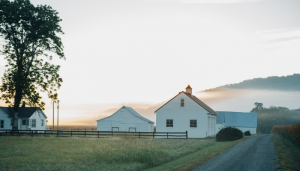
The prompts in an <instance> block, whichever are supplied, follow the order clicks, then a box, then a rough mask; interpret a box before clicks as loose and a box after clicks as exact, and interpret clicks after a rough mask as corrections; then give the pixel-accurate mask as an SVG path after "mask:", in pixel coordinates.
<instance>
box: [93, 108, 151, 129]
mask: <svg viewBox="0 0 300 171" xmlns="http://www.w3.org/2000/svg"><path fill="white" fill-rule="evenodd" d="M153 129H154V122H153V121H151V120H149V119H147V118H145V117H143V116H141V115H140V114H139V113H137V112H136V111H135V110H134V109H132V108H131V107H127V106H123V107H121V108H120V109H119V110H118V111H116V112H115V113H114V114H112V115H110V116H108V117H106V118H103V119H99V120H97V131H127V132H153Z"/></svg>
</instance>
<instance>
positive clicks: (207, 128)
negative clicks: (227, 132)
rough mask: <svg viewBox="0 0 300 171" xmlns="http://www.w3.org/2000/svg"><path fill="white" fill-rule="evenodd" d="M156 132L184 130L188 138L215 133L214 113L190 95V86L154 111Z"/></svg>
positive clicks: (215, 114) (202, 136)
mask: <svg viewBox="0 0 300 171" xmlns="http://www.w3.org/2000/svg"><path fill="white" fill-rule="evenodd" d="M155 113H156V132H185V131H188V137H189V138H204V137H208V136H212V135H215V134H216V116H217V115H218V113H216V112H215V111H214V110H213V109H211V108H210V107H209V106H207V105H206V104H205V103H203V102H202V101H201V100H200V99H198V98H197V97H196V96H193V95H192V88H191V87H190V86H188V87H186V92H183V91H182V92H179V94H177V95H176V96H175V97H173V98H172V99H171V100H169V101H168V102H167V103H166V104H164V105H163V106H161V107H160V108H159V109H157V110H156V111H155Z"/></svg>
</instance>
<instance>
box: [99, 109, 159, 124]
mask: <svg viewBox="0 0 300 171" xmlns="http://www.w3.org/2000/svg"><path fill="white" fill-rule="evenodd" d="M121 109H126V110H128V111H129V112H130V113H131V114H133V115H134V116H136V117H138V118H140V119H142V120H144V121H146V122H150V123H154V122H153V121H151V120H149V119H147V118H145V117H143V116H142V115H140V114H139V113H137V112H136V111H135V110H134V109H132V108H131V107H128V106H123V107H121V108H120V109H119V110H121ZM119 110H117V111H116V112H115V113H117V112H118V111H119ZM115 113H113V114H112V115H114V114H115ZM112 115H110V116H108V117H105V118H102V119H106V118H109V117H111V116H112ZM102 119H99V120H102ZM99 120H98V121H99Z"/></svg>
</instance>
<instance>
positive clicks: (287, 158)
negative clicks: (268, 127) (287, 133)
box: [272, 134, 300, 171]
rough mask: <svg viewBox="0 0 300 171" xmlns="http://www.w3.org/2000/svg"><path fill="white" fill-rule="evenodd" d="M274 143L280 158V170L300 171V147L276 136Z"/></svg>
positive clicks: (273, 138)
mask: <svg viewBox="0 0 300 171" xmlns="http://www.w3.org/2000/svg"><path fill="white" fill-rule="evenodd" d="M272 141H273V143H274V146H275V151H276V154H277V155H278V158H279V165H280V170H291V171H292V170H300V146H299V145H298V144H296V143H294V142H292V141H290V140H289V139H287V138H285V139H284V141H283V139H282V136H281V135H279V134H274V135H273V136H272Z"/></svg>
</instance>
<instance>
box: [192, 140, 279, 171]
mask: <svg viewBox="0 0 300 171" xmlns="http://www.w3.org/2000/svg"><path fill="white" fill-rule="evenodd" d="M271 137H272V134H265V135H259V136H253V137H251V138H249V139H247V140H245V141H242V142H240V143H238V144H237V145H235V146H233V147H231V148H230V149H227V150H225V151H223V152H221V153H220V154H219V155H218V156H216V157H214V158H212V159H211V160H209V161H207V162H205V163H203V164H201V165H200V166H198V167H196V168H195V169H193V170H192V171H199V170H205V171H210V170H212V171H221V170H224V171H234V170H237V171H259V170H263V171H266V170H276V169H277V168H278V167H279V165H278V164H276V161H277V160H278V158H277V155H276V154H275V151H274V145H273V142H272V140H271Z"/></svg>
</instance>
